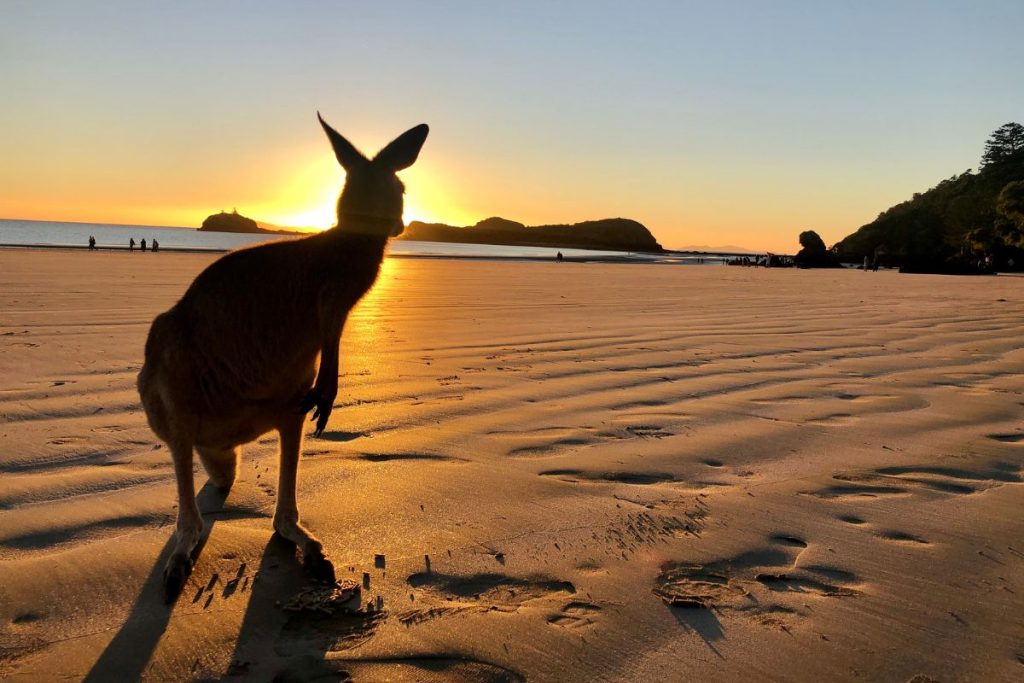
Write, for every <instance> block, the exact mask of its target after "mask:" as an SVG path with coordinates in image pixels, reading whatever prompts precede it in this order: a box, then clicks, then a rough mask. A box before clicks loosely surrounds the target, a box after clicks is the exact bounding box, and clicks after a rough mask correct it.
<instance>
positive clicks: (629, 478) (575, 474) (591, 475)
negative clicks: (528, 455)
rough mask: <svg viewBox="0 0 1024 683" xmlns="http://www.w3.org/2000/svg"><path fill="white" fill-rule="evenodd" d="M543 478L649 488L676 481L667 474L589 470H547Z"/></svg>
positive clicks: (673, 476)
mask: <svg viewBox="0 0 1024 683" xmlns="http://www.w3.org/2000/svg"><path fill="white" fill-rule="evenodd" d="M540 476H542V477H555V478H557V479H559V480H561V481H565V482H569V483H573V484H578V483H580V482H586V483H595V484H632V485H634V486H649V485H651V484H663V483H666V482H673V481H676V477H675V475H672V474H669V473H667V472H590V471H587V470H546V471H544V472H540Z"/></svg>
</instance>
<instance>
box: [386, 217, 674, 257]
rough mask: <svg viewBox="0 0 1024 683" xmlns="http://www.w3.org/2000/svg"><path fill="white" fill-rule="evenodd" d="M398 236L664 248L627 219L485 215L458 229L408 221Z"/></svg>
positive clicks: (555, 245)
mask: <svg viewBox="0 0 1024 683" xmlns="http://www.w3.org/2000/svg"><path fill="white" fill-rule="evenodd" d="M399 239H405V240H421V241H425V242H464V243H468V244H502V245H514V246H524V247H525V246H530V247H552V248H561V249H573V248H575V249H607V250H609V251H647V252H655V253H660V252H662V251H664V249H663V248H662V246H661V245H660V244H658V241H657V240H656V239H654V235H652V234H651V231H650V230H648V229H647V228H646V227H645V226H644V225H643V224H641V223H637V222H636V221H633V220H630V219H628V218H605V219H603V220H597V221H584V222H583V223H575V224H573V225H538V226H535V227H529V226H526V225H523V224H522V223H517V222H516V221H510V220H508V219H506V218H487V219H485V220H482V221H480V222H479V223H477V224H476V225H473V226H470V227H466V228H459V227H455V226H452V225H445V224H443V223H421V222H419V221H413V222H411V223H409V225H408V227H407V228H406V230H405V232H404V233H402V236H401V237H400V238H399Z"/></svg>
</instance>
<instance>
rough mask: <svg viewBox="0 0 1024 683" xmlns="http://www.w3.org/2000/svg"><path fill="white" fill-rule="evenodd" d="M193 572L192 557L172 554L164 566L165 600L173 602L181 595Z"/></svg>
mask: <svg viewBox="0 0 1024 683" xmlns="http://www.w3.org/2000/svg"><path fill="white" fill-rule="evenodd" d="M191 573H192V558H190V557H189V556H188V555H180V554H178V555H171V559H169V560H168V561H167V566H166V567H164V602H165V603H166V604H168V605H170V604H171V603H173V602H174V601H175V600H177V599H178V596H179V595H181V589H182V588H184V587H185V582H186V581H188V577H189V574H191Z"/></svg>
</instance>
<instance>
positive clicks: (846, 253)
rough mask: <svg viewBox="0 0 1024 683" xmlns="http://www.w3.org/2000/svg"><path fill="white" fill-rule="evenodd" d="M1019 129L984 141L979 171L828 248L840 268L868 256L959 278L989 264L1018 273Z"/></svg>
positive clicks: (1021, 226) (1023, 204)
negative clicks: (971, 268)
mask: <svg viewBox="0 0 1024 683" xmlns="http://www.w3.org/2000/svg"><path fill="white" fill-rule="evenodd" d="M1022 195H1024V126H1021V125H1020V124H1018V123H1007V124H1006V125H1004V126H1001V127H1000V128H999V129H998V130H996V131H995V132H994V133H992V135H991V136H990V137H989V139H988V141H987V143H986V145H985V151H984V155H983V156H982V165H981V169H980V170H979V172H977V173H972V172H971V171H970V170H967V171H965V172H964V173H961V174H959V175H955V176H953V177H951V178H948V179H947V180H943V181H942V182H940V183H939V184H938V185H936V186H935V187H933V188H931V189H930V190H928V191H926V192H922V193H917V194H915V195H914V196H913V198H911V199H909V200H907V201H905V202H903V203H901V204H897V205H896V206H894V207H892V208H890V209H887V210H886V211H883V212H882V213H881V214H880V215H879V216H878V218H877V219H875V220H874V221H872V222H871V223H868V224H867V225H865V226H863V227H861V228H860V229H859V230H857V232H855V233H853V234H852V235H849V236H848V237H846V238H845V239H843V240H842V241H840V242H839V243H838V244H836V245H835V246H834V247H833V251H834V252H835V253H836V254H837V256H838V257H839V258H840V259H842V260H844V261H853V262H858V263H859V262H860V261H862V260H863V259H864V257H865V256H867V257H868V258H869V259H875V258H878V260H879V261H881V262H882V263H885V264H889V265H900V266H903V267H905V268H907V269H908V270H918V271H930V272H950V271H956V272H964V271H965V269H967V266H968V265H969V264H975V263H978V262H979V261H983V260H984V259H985V257H986V256H990V257H992V259H993V261H994V263H995V265H996V266H997V267H1000V268H1005V267H1007V266H1009V265H1015V266H1016V267H1021V266H1022V265H1024V251H1022V247H1024V221H1022V219H1024V212H1022V208H1024V196H1022Z"/></svg>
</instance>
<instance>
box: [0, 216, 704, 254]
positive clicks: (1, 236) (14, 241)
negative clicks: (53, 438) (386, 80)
mask: <svg viewBox="0 0 1024 683" xmlns="http://www.w3.org/2000/svg"><path fill="white" fill-rule="evenodd" d="M90 235H92V236H94V237H95V238H96V245H97V246H98V247H103V248H123V249H127V248H128V240H129V239H132V238H134V239H135V244H136V245H138V244H139V243H140V242H141V240H143V239H145V240H146V244H147V246H148V245H150V244H152V243H153V240H154V239H156V240H158V241H159V242H160V248H161V249H188V250H197V251H226V250H231V249H237V248H238V247H243V246H246V245H250V244H257V243H259V242H269V241H272V240H279V239H290V237H288V236H284V235H264V234H242V233H233V232H205V231H204V232H200V231H199V230H196V229H194V228H175V227H153V226H149V225H112V224H106V223H62V222H57V221H25V220H6V219H0V246H4V245H8V246H10V245H17V246H58V247H85V246H87V245H88V243H89V236H90ZM559 251H561V252H562V255H563V256H564V257H565V258H568V259H587V258H593V259H616V260H628V261H638V262H651V263H680V264H695V265H696V264H720V263H722V259H721V257H718V256H715V255H700V256H695V255H689V254H671V255H661V254H643V253H634V252H621V251H598V250H594V249H556V248H553V247H517V246H506V245H497V244H459V243H449V242H418V241H414V240H392V242H391V246H390V247H389V252H390V254H391V255H393V256H408V257H415V256H421V257H448V258H498V259H502V258H505V259H531V260H539V261H540V260H543V261H549V260H551V259H553V258H554V257H555V254H556V253H557V252H559Z"/></svg>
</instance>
